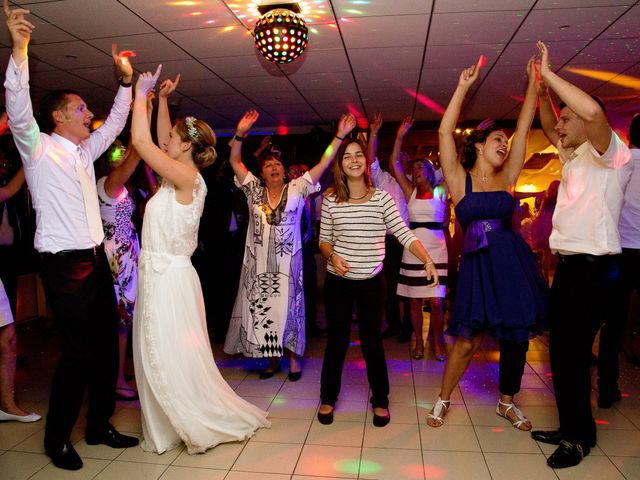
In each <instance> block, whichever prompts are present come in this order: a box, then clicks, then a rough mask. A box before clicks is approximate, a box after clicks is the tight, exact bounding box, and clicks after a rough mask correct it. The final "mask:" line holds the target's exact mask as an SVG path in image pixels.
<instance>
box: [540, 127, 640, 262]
mask: <svg viewBox="0 0 640 480" xmlns="http://www.w3.org/2000/svg"><path fill="white" fill-rule="evenodd" d="M557 148H558V152H559V155H560V161H561V162H562V180H561V182H560V189H559V190H558V201H557V203H556V209H555V212H554V213H553V230H552V232H551V236H550V237H549V246H550V247H551V250H552V251H554V252H558V253H561V254H565V255H571V254H577V253H586V254H590V255H611V254H616V253H620V252H621V248H620V236H619V234H618V219H619V217H620V210H621V208H622V203H623V201H624V191H625V187H626V185H627V183H628V182H629V177H630V176H631V162H630V158H631V154H630V153H629V148H628V147H627V146H626V145H625V144H624V143H623V142H622V140H620V138H619V137H618V135H616V134H615V132H613V131H612V132H611V141H610V143H609V148H608V149H607V151H606V152H605V153H604V154H602V155H600V153H598V151H596V149H595V148H593V145H591V143H590V142H589V141H587V142H584V143H583V144H582V145H580V146H579V147H577V148H576V149H575V150H572V149H564V148H562V147H561V146H560V144H558V145H557Z"/></svg>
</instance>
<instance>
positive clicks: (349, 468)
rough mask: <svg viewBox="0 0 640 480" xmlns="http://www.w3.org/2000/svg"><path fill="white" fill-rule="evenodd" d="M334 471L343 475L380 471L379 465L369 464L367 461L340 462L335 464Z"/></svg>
mask: <svg viewBox="0 0 640 480" xmlns="http://www.w3.org/2000/svg"><path fill="white" fill-rule="evenodd" d="M336 470H338V471H339V472H344V473H356V474H357V473H358V471H359V472H360V473H364V474H367V475H369V474H372V473H378V472H380V471H381V470H382V467H380V464H379V463H376V462H370V461H369V460H340V461H339V462H338V463H336Z"/></svg>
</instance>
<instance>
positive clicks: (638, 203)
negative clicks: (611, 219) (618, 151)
mask: <svg viewBox="0 0 640 480" xmlns="http://www.w3.org/2000/svg"><path fill="white" fill-rule="evenodd" d="M631 163H632V165H633V173H632V174H631V180H629V183H628V184H627V190H626V191H625V194H624V205H623V206H622V212H620V222H619V223H618V230H619V231H620V245H621V246H622V248H634V249H640V148H632V149H631Z"/></svg>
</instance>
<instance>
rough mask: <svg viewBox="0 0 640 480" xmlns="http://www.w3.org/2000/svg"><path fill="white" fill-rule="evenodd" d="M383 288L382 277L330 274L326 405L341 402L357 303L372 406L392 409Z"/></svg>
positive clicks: (323, 387) (323, 397) (324, 365)
mask: <svg viewBox="0 0 640 480" xmlns="http://www.w3.org/2000/svg"><path fill="white" fill-rule="evenodd" d="M381 287H382V285H381V279H380V275H377V276H375V277H373V278H370V279H367V280H347V279H345V278H342V277H339V276H337V275H334V274H332V273H327V277H326V279H325V283H324V293H325V309H326V315H327V347H326V350H325V352H324V360H323V362H322V375H321V381H320V398H321V400H322V403H323V404H327V405H335V403H336V401H337V400H338V394H339V393H340V384H341V380H342V368H343V366H344V359H345V356H346V354H347V350H348V348H349V336H350V334H351V313H352V309H353V305H354V303H355V306H356V309H357V311H358V333H359V336H360V346H361V348H362V355H363V356H364V362H365V365H366V367H367V378H368V380H369V386H370V387H371V392H372V397H371V404H372V405H373V407H374V408H387V407H388V406H389V399H388V396H389V376H388V373H387V361H386V359H385V356H384V347H383V345H382V336H381V333H380V320H381V319H380V307H381V305H380V298H381V295H380V294H381V290H382V288H381Z"/></svg>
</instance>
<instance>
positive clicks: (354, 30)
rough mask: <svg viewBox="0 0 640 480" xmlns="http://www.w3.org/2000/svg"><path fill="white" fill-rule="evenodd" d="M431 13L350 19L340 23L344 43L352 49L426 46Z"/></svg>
mask: <svg viewBox="0 0 640 480" xmlns="http://www.w3.org/2000/svg"><path fill="white" fill-rule="evenodd" d="M428 25H429V16H428V15H397V16H393V17H360V18H349V19H347V21H341V22H340V30H341V31H342V35H343V37H344V42H345V45H346V46H347V48H348V49H352V48H371V47H404V46H416V45H417V46H420V45H424V41H425V38H426V34H427V26H428Z"/></svg>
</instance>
